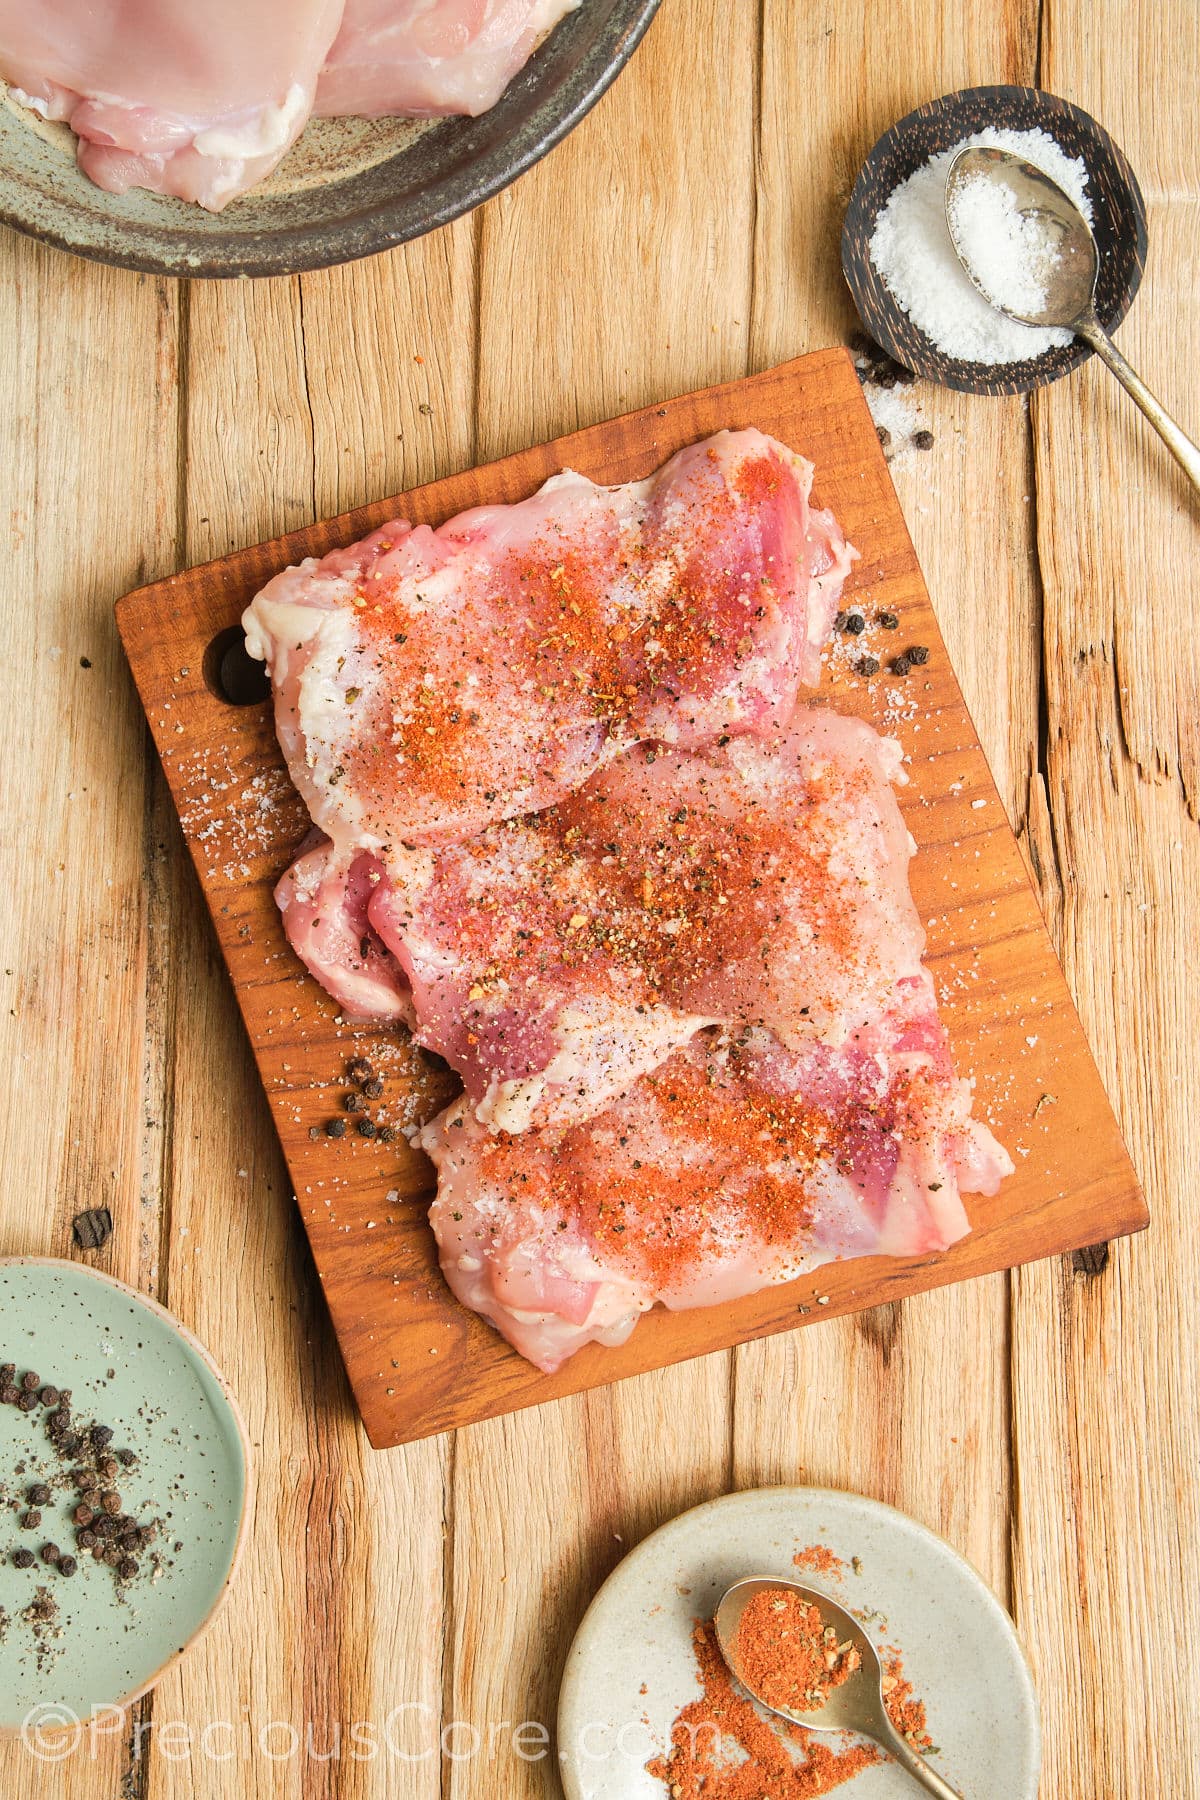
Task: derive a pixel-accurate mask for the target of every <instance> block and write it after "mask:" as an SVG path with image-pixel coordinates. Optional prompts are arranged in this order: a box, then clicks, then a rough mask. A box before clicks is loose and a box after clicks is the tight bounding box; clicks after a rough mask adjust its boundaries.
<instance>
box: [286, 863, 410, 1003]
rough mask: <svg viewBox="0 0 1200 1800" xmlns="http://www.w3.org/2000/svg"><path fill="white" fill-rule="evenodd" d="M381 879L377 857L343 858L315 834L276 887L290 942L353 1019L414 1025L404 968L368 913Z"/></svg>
mask: <svg viewBox="0 0 1200 1800" xmlns="http://www.w3.org/2000/svg"><path fill="white" fill-rule="evenodd" d="M381 879H382V869H381V866H380V864H379V862H378V861H377V859H376V858H375V857H373V856H370V855H367V854H365V853H364V854H363V855H361V856H356V857H354V858H353V859H352V860H351V861H350V862H349V863H347V862H346V861H345V860H344V859H343V860H342V861H341V862H340V863H339V862H338V861H337V860H336V859H335V858H334V856H333V854H332V846H331V845H330V843H329V839H328V838H326V837H322V836H321V835H320V834H319V833H314V834H310V837H309V841H308V842H307V843H306V844H305V846H304V847H303V849H302V850H301V853H300V855H299V856H298V857H297V858H296V860H295V862H294V863H293V864H292V866H291V868H290V869H289V870H288V871H287V873H286V874H285V875H284V876H283V878H282V879H281V880H280V882H279V883H278V885H277V886H276V889H275V903H276V905H277V906H278V908H279V910H280V912H281V913H282V914H283V924H284V930H285V931H286V932H287V938H288V942H289V943H290V944H291V946H292V949H293V950H294V951H295V952H296V955H297V956H298V957H299V958H300V961H301V962H302V963H303V964H304V965H305V967H306V968H307V969H310V970H311V971H312V973H313V974H314V975H315V976H316V977H317V979H318V981H319V982H320V983H321V985H322V987H324V988H325V989H326V991H327V992H328V993H330V994H331V995H332V996H333V998H334V999H335V1000H336V1001H337V1002H338V1004H339V1006H341V1008H342V1009H343V1011H344V1012H345V1014H346V1016H347V1018H349V1019H354V1020H368V1019H371V1020H376V1021H381V1022H382V1021H396V1022H399V1023H403V1024H406V1025H411V1024H414V1023H415V1017H414V1014H413V1007H412V995H411V993H410V991H409V987H408V982H407V980H406V979H405V975H404V971H403V970H402V969H401V968H400V967H399V965H398V963H397V962H396V959H395V957H394V956H393V955H392V954H391V952H390V950H389V949H388V948H387V946H386V944H384V943H383V942H382V940H381V939H380V938H379V937H378V936H377V935H376V933H375V931H374V929H373V928H372V926H371V924H370V921H369V920H368V918H367V904H368V902H369V900H370V899H371V896H372V894H373V893H374V891H375V886H376V884H377V883H378V882H379V881H380V880H381Z"/></svg>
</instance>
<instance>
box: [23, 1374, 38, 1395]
mask: <svg viewBox="0 0 1200 1800" xmlns="http://www.w3.org/2000/svg"><path fill="white" fill-rule="evenodd" d="M41 1385H42V1378H41V1376H40V1375H35V1374H34V1372H33V1370H32V1369H26V1371H25V1373H24V1375H22V1377H21V1386H22V1387H23V1388H24V1389H25V1392H26V1393H27V1394H36V1393H37V1391H38V1389H39V1388H40V1387H41Z"/></svg>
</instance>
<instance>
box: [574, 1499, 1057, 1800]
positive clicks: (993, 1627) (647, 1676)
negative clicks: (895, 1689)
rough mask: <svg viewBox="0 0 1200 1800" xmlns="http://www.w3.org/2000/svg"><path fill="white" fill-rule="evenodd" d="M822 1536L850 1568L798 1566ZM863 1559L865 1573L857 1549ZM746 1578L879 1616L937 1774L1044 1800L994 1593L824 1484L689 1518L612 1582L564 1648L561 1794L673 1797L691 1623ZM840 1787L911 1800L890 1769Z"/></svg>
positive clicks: (1026, 1684)
mask: <svg viewBox="0 0 1200 1800" xmlns="http://www.w3.org/2000/svg"><path fill="white" fill-rule="evenodd" d="M812 1545H823V1546H825V1547H827V1548H828V1549H830V1550H832V1551H833V1552H834V1554H835V1555H836V1556H837V1557H839V1558H840V1559H841V1560H842V1562H843V1564H844V1565H845V1566H844V1572H843V1573H842V1574H841V1575H840V1576H838V1575H836V1574H832V1575H821V1574H814V1573H812V1572H811V1571H810V1570H808V1569H805V1568H797V1566H796V1564H795V1561H794V1558H795V1556H796V1554H797V1552H798V1551H802V1550H806V1549H808V1548H809V1547H810V1546H812ZM853 1557H857V1558H858V1559H859V1562H860V1564H861V1572H857V1573H856V1572H855V1570H854V1569H853V1568H852V1566H851V1558H853ZM748 1575H767V1576H772V1575H774V1576H779V1577H782V1578H784V1579H787V1580H791V1581H803V1582H805V1583H806V1584H807V1585H808V1586H810V1587H815V1588H822V1589H826V1590H827V1591H828V1593H829V1594H830V1596H831V1598H833V1599H836V1600H837V1601H838V1602H839V1603H840V1604H841V1605H842V1606H845V1607H848V1608H849V1609H850V1610H851V1611H859V1610H870V1611H871V1612H873V1613H874V1614H875V1615H876V1617H874V1618H873V1619H872V1620H871V1621H870V1623H869V1629H870V1631H871V1633H872V1636H873V1637H874V1639H875V1641H876V1643H877V1644H879V1645H881V1646H883V1645H889V1646H890V1645H894V1646H896V1647H897V1648H898V1649H899V1651H900V1652H901V1654H902V1657H903V1662H904V1672H905V1674H906V1676H907V1677H908V1678H909V1679H910V1680H911V1681H912V1683H913V1687H914V1690H915V1692H916V1694H917V1695H918V1696H919V1697H920V1698H921V1699H923V1700H924V1702H925V1705H926V1708H927V1711H928V1717H929V1729H930V1731H931V1733H932V1734H933V1738H934V1741H935V1743H936V1744H938V1746H939V1753H938V1756H937V1758H936V1767H937V1769H938V1771H939V1773H940V1774H941V1775H942V1776H943V1777H944V1778H945V1779H946V1780H947V1781H949V1782H950V1783H951V1784H952V1785H953V1786H955V1787H957V1788H959V1789H960V1790H961V1792H962V1794H963V1795H964V1796H965V1800H1036V1795H1037V1785H1038V1769H1039V1766H1040V1762H1041V1736H1040V1730H1039V1725H1038V1708H1037V1697H1036V1695H1035V1693H1034V1689H1033V1682H1032V1679H1031V1677H1030V1674H1029V1670H1028V1668H1027V1666H1026V1663H1025V1658H1024V1655H1023V1654H1022V1651H1021V1646H1020V1644H1019V1642H1018V1641H1017V1634H1016V1632H1015V1631H1014V1630H1013V1627H1012V1622H1011V1620H1010V1619H1009V1617H1008V1614H1007V1613H1006V1612H1005V1611H1004V1609H1003V1607H1002V1606H1000V1604H999V1602H998V1601H997V1600H996V1599H995V1598H994V1597H993V1595H992V1594H991V1592H990V1590H989V1589H988V1588H987V1587H986V1586H985V1585H984V1583H983V1581H982V1580H981V1579H980V1577H979V1576H978V1575H977V1574H976V1572H975V1570H974V1569H973V1568H972V1567H971V1565H970V1564H969V1563H967V1562H964V1561H963V1559H962V1557H960V1556H959V1555H957V1553H956V1552H955V1551H953V1550H952V1549H951V1548H950V1546H949V1544H947V1543H945V1542H944V1541H943V1540H942V1539H941V1538H939V1537H935V1536H934V1534H933V1533H932V1532H931V1531H926V1530H925V1528H924V1526H921V1525H918V1524H916V1522H915V1521H914V1520H912V1519H909V1518H907V1517H906V1516H905V1515H904V1514H903V1513H899V1512H896V1511H894V1510H893V1509H892V1508H891V1507H890V1506H881V1505H880V1504H879V1503H878V1501H875V1500H865V1499H863V1498H862V1497H861V1496H860V1495H858V1494H844V1493H837V1492H834V1491H833V1490H831V1489H828V1488H786V1487H781V1488H756V1489H752V1490H751V1491H750V1492H748V1493H742V1494H728V1495H726V1496H725V1497H724V1498H723V1499H720V1500H712V1501H710V1502H709V1503H708V1504H707V1505H705V1506H697V1507H695V1508H694V1509H693V1510H692V1511H691V1512H686V1513H682V1514H681V1515H680V1516H679V1517H678V1518H677V1519H672V1520H671V1521H670V1523H669V1524H667V1525H663V1526H662V1527H661V1528H660V1529H659V1530H658V1531H656V1532H654V1533H653V1534H652V1535H651V1536H650V1537H648V1538H646V1539H645V1541H644V1542H643V1543H641V1544H639V1545H638V1547H637V1549H636V1550H634V1551H632V1552H631V1553H630V1554H629V1555H628V1556H627V1557H626V1558H625V1560H624V1561H623V1562H622V1563H620V1564H619V1565H618V1566H617V1568H616V1569H615V1570H614V1571H613V1573H612V1574H611V1575H610V1576H609V1578H608V1580H607V1581H606V1582H605V1583H604V1586H603V1587H602V1588H601V1589H600V1591H599V1593H598V1594H597V1595H596V1598H595V1599H594V1600H593V1601H592V1604H591V1606H590V1607H589V1608H588V1611H587V1613H586V1615H585V1617H584V1620H583V1623H582V1624H581V1625H580V1627H579V1630H578V1632H577V1634H576V1637H575V1642H574V1643H573V1644H572V1646H571V1651H570V1655H569V1656H568V1658H567V1666H566V1670H565V1673H564V1675H563V1682H562V1690H561V1693H560V1695H559V1707H558V1754H559V1762H560V1767H561V1769H562V1777H563V1785H564V1787H565V1789H566V1793H567V1800H665V1794H666V1791H665V1789H664V1786H663V1784H662V1782H661V1781H659V1780H657V1779H656V1778H655V1777H654V1776H651V1775H649V1774H647V1772H646V1767H645V1765H646V1762H647V1760H648V1759H650V1758H651V1757H654V1756H657V1755H659V1754H661V1752H662V1751H663V1749H664V1748H665V1747H666V1745H667V1744H668V1742H669V1739H670V1730H671V1724H672V1722H673V1720H674V1719H675V1717H676V1716H677V1714H678V1713H679V1711H680V1709H681V1708H682V1707H683V1706H685V1705H686V1704H687V1702H688V1701H689V1700H694V1699H695V1698H696V1696H697V1694H698V1692H699V1687H698V1683H697V1677H696V1664H695V1657H694V1653H693V1649H692V1642H691V1632H692V1625H693V1622H694V1621H695V1620H696V1619H697V1618H711V1617H712V1614H713V1611H714V1610H715V1607H716V1603H717V1601H718V1600H719V1599H720V1597H721V1595H722V1594H723V1593H724V1592H725V1589H726V1588H727V1587H730V1586H731V1585H732V1584H733V1582H735V1581H738V1580H740V1579H741V1578H742V1577H743V1576H748ZM838 1791H839V1793H843V1792H844V1793H845V1794H846V1795H847V1797H849V1796H851V1795H852V1796H853V1800H913V1796H914V1795H915V1794H916V1792H917V1789H916V1787H915V1786H914V1784H913V1782H912V1781H911V1779H910V1778H909V1777H908V1776H907V1775H906V1774H904V1772H903V1771H902V1770H901V1769H899V1768H897V1767H896V1765H895V1764H894V1763H882V1764H877V1765H875V1766H874V1767H872V1768H868V1769H864V1770H863V1771H862V1773H861V1774H859V1775H857V1776H855V1777H854V1778H853V1780H851V1781H849V1782H847V1783H846V1784H845V1785H844V1787H843V1788H840V1789H839V1790H838Z"/></svg>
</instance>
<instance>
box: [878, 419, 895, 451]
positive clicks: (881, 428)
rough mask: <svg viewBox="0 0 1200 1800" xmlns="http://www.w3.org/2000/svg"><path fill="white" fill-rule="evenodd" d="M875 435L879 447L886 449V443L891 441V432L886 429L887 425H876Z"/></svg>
mask: <svg viewBox="0 0 1200 1800" xmlns="http://www.w3.org/2000/svg"><path fill="white" fill-rule="evenodd" d="M875 436H876V437H877V438H878V439H879V447H880V449H881V450H886V449H887V447H888V445H889V444H890V443H891V441H892V434H891V432H890V431H889V430H888V428H887V426H886V425H877V426H876V427H875Z"/></svg>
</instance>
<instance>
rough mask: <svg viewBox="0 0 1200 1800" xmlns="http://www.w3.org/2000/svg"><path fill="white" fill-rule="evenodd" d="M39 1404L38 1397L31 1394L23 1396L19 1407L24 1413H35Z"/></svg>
mask: <svg viewBox="0 0 1200 1800" xmlns="http://www.w3.org/2000/svg"><path fill="white" fill-rule="evenodd" d="M37 1403H38V1397H37V1395H36V1394H31V1393H24V1394H22V1395H21V1398H20V1399H19V1400H18V1401H17V1405H18V1406H19V1407H20V1409H21V1411H22V1412H23V1413H31V1412H34V1411H35V1410H36V1408H37Z"/></svg>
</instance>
